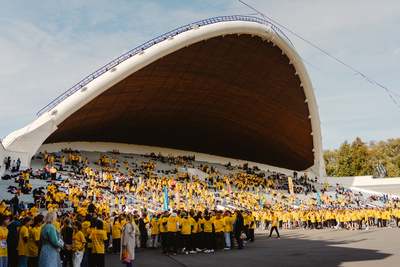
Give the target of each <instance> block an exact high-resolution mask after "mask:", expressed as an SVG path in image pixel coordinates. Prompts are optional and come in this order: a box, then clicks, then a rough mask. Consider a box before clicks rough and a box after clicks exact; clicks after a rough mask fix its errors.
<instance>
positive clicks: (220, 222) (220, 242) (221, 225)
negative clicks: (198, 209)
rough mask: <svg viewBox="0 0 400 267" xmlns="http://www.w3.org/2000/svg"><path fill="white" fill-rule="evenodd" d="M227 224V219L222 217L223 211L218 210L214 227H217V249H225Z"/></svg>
mask: <svg viewBox="0 0 400 267" xmlns="http://www.w3.org/2000/svg"><path fill="white" fill-rule="evenodd" d="M225 227H226V224H225V220H224V218H223V217H222V211H217V214H216V217H215V220H214V228H215V246H216V247H215V248H216V249H217V250H223V249H224V247H225V237H224V230H225Z"/></svg>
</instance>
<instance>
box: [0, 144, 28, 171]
mask: <svg viewBox="0 0 400 267" xmlns="http://www.w3.org/2000/svg"><path fill="white" fill-rule="evenodd" d="M5 157H11V162H12V161H13V160H15V161H16V160H17V159H18V158H19V159H20V160H21V169H24V168H28V167H29V164H30V158H31V157H30V156H29V154H28V153H23V152H14V151H8V150H6V149H4V147H3V144H2V143H1V142H0V160H1V161H0V166H1V168H0V176H2V175H3V173H4V172H5V170H6V169H5V168H6V166H5V165H4V163H3V161H4V158H5Z"/></svg>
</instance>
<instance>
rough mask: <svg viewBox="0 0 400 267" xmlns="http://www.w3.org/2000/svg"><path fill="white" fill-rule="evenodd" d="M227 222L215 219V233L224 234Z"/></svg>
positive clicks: (222, 219)
mask: <svg viewBox="0 0 400 267" xmlns="http://www.w3.org/2000/svg"><path fill="white" fill-rule="evenodd" d="M225 225H226V224H225V220H224V218H220V219H215V220H214V227H215V232H216V233H218V232H223V231H224V230H225Z"/></svg>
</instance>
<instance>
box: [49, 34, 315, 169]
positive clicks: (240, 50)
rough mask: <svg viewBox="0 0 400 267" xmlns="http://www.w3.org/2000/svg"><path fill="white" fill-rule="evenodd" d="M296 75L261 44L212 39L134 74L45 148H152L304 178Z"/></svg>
mask: <svg viewBox="0 0 400 267" xmlns="http://www.w3.org/2000/svg"><path fill="white" fill-rule="evenodd" d="M295 72H296V71H295V69H294V67H293V65H291V64H289V59H288V58H287V56H286V55H282V51H281V49H280V48H279V47H277V46H273V45H272V43H270V42H266V41H263V40H262V39H261V38H259V37H251V36H250V35H240V36H238V35H228V36H225V37H215V38H212V39H209V40H207V41H201V42H198V43H196V44H193V45H191V46H189V47H186V48H183V49H180V50H179V51H176V52H174V53H172V54H170V55H167V56H165V57H163V58H161V59H159V60H157V61H155V62H153V63H152V64H150V65H148V66H146V67H144V68H143V69H141V70H139V71H137V72H135V73H132V74H131V75H130V76H129V77H127V78H126V79H124V80H123V81H121V82H119V83H118V84H115V85H114V86H112V87H111V88H110V89H108V90H107V91H105V92H104V93H102V94H101V95H99V96H98V97H96V98H95V99H93V100H92V101H90V102H89V103H88V104H86V105H85V106H84V107H82V108H81V109H80V110H78V111H77V112H75V113H74V114H73V115H71V116H70V117H69V118H67V119H66V120H65V121H63V122H62V123H61V124H60V125H58V129H57V130H56V131H55V132H54V133H53V134H52V135H51V136H49V138H48V139H47V140H46V141H45V143H56V142H69V141H91V142H96V141H98V142H118V143H127V144H140V145H151V146H160V147H169V148H175V149H183V150H189V151H196V152H202V153H207V154H212V155H219V156H225V157H229V158H236V159H244V160H249V161H254V162H259V163H265V164H270V165H274V166H279V167H285V168H289V169H294V170H304V169H306V168H308V167H310V166H312V165H313V164H314V156H313V152H312V150H313V140H312V136H311V122H310V119H309V118H308V116H309V110H308V106H307V103H306V102H305V95H304V91H303V89H302V88H301V87H300V80H299V78H298V76H297V75H295ZM155 152H157V151H155Z"/></svg>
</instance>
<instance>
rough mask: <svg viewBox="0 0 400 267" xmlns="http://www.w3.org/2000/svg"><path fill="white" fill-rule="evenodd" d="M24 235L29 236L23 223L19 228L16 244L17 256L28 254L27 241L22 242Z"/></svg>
mask: <svg viewBox="0 0 400 267" xmlns="http://www.w3.org/2000/svg"><path fill="white" fill-rule="evenodd" d="M24 237H26V238H29V230H28V227H26V226H25V225H23V226H22V227H21V228H20V230H19V235H18V246H17V250H18V256H29V249H28V243H25V242H24Z"/></svg>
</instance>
